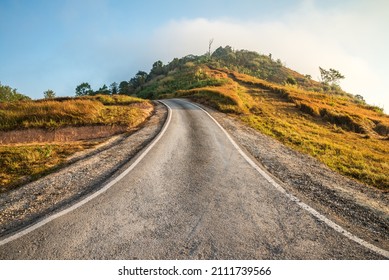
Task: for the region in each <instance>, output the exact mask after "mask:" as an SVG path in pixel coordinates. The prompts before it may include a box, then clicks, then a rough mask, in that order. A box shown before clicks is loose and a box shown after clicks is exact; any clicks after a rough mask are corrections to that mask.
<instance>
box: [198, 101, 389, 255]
mask: <svg viewBox="0 0 389 280" xmlns="http://www.w3.org/2000/svg"><path fill="white" fill-rule="evenodd" d="M200 106H201V105H200ZM201 107H202V108H204V109H205V110H206V111H208V113H210V114H211V115H212V116H213V117H214V118H215V119H216V120H217V121H218V122H219V123H220V124H221V125H222V126H223V127H224V129H226V130H227V131H228V133H229V134H230V135H231V136H232V137H233V138H234V140H235V141H236V142H237V143H238V144H239V145H240V147H241V148H242V149H243V150H244V151H245V152H246V154H247V155H250V156H251V157H252V158H253V159H255V160H256V161H257V163H258V164H259V165H260V166H262V167H263V168H264V169H265V170H266V171H268V173H270V174H271V175H272V176H273V177H274V178H275V179H276V180H277V182H278V183H279V184H280V185H281V186H282V187H283V188H284V189H286V190H287V191H288V192H290V193H292V194H294V195H295V196H297V197H298V198H299V199H300V200H302V201H303V202H305V203H306V204H308V205H310V206H311V207H313V208H314V209H316V210H317V211H319V212H320V213H321V214H324V215H325V216H327V217H328V218H330V219H331V220H332V221H334V222H336V223H337V224H339V225H341V226H342V227H343V228H344V229H346V230H348V231H349V232H351V233H353V234H355V235H356V236H358V237H360V238H362V239H364V240H366V241H368V242H370V243H371V244H374V245H376V246H378V247H380V248H383V249H386V250H388V249H389V193H387V192H382V191H379V190H376V189H374V188H373V187H370V186H367V185H364V184H361V183H359V182H357V181H355V180H351V179H349V178H346V177H344V176H342V175H340V174H338V173H336V172H334V171H332V170H330V169H329V168H328V167H327V166H325V165H324V164H322V163H321V162H319V161H318V160H316V159H315V158H313V157H311V156H308V155H305V154H302V153H300V152H297V151H294V150H292V149H290V148H288V147H286V146H284V145H283V144H281V143H280V142H278V141H277V140H275V139H273V138H271V137H269V136H266V135H264V134H262V133H260V132H258V131H256V130H254V129H252V128H250V127H248V126H247V125H246V124H244V123H242V122H241V121H239V120H237V119H236V118H234V117H232V116H227V115H226V114H224V113H220V112H217V111H215V110H212V109H210V108H207V107H204V106H201Z"/></svg>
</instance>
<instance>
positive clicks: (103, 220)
mask: <svg viewBox="0 0 389 280" xmlns="http://www.w3.org/2000/svg"><path fill="white" fill-rule="evenodd" d="M164 103H165V104H166V105H167V106H168V107H169V108H170V109H169V110H171V113H170V115H169V119H168V123H167V125H166V126H165V127H164V129H163V132H162V133H161V134H160V135H159V138H158V139H157V140H156V141H154V142H153V144H152V146H149V148H147V150H146V152H143V154H142V155H141V156H140V157H138V159H137V160H136V162H135V164H133V165H131V167H130V168H129V169H128V170H127V171H126V172H125V173H123V174H122V175H121V176H120V177H119V178H117V179H116V180H114V181H113V182H112V183H110V184H109V185H108V186H105V187H103V188H102V189H101V191H99V192H97V193H96V194H94V195H92V196H90V197H89V198H88V199H86V200H84V201H82V202H80V203H78V204H76V206H73V207H71V208H69V209H68V210H66V211H65V212H63V213H61V214H60V215H57V216H55V217H52V218H49V219H48V220H46V221H45V222H42V223H41V224H39V225H38V226H34V227H33V228H30V230H27V231H25V232H23V233H22V234H19V235H17V236H15V237H13V238H12V237H11V238H10V239H8V240H6V241H4V240H3V241H1V243H0V244H1V245H0V259H382V258H385V255H383V254H385V252H386V251H383V254H380V251H374V248H373V249H372V248H368V247H367V246H365V245H363V244H362V245H361V244H359V243H358V242H355V240H352V239H350V237H347V236H345V234H343V233H342V232H341V231H342V229H340V230H335V229H334V227H333V226H331V225H328V223H327V222H326V221H325V220H324V221H323V219H321V218H320V216H317V215H315V214H312V212H309V211H307V209H305V208H304V207H305V206H304V205H301V204H300V203H299V201H298V200H296V199H293V197H292V198H291V197H290V196H288V195H287V194H286V193H285V192H283V191H282V190H281V191H280V189H277V188H276V187H275V186H274V184H273V183H272V182H271V178H270V177H269V178H270V179H269V178H265V177H266V175H265V177H264V175H263V174H261V173H260V172H259V171H258V170H257V169H256V168H253V165H252V164H250V162H249V161H248V160H247V158H245V157H244V156H243V155H242V152H241V151H240V150H239V149H237V146H236V144H235V143H234V142H233V141H231V139H229V137H226V135H227V134H226V132H225V131H224V130H223V129H222V128H221V127H220V126H219V125H218V124H217V123H216V121H214V120H213V119H212V118H211V117H210V116H209V115H208V114H207V113H206V112H204V111H203V110H202V109H200V108H199V107H197V106H196V105H194V104H192V103H190V102H187V101H184V100H177V99H173V100H166V101H164ZM267 176H268V175H267ZM319 215H320V214H319ZM324 219H325V218H324ZM381 253H382V252H381ZM386 253H387V252H386Z"/></svg>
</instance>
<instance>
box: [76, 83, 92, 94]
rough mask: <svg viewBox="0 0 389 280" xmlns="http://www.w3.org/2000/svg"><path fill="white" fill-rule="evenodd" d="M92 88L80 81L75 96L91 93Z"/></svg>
mask: <svg viewBox="0 0 389 280" xmlns="http://www.w3.org/2000/svg"><path fill="white" fill-rule="evenodd" d="M92 93H93V90H92V88H91V86H90V84H88V83H81V84H79V85H78V86H77V87H76V96H85V95H91V94H92Z"/></svg>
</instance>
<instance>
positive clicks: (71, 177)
mask: <svg viewBox="0 0 389 280" xmlns="http://www.w3.org/2000/svg"><path fill="white" fill-rule="evenodd" d="M166 116H167V110H166V108H165V106H163V105H161V104H159V103H156V105H155V113H154V114H153V115H152V116H151V117H150V118H149V120H148V121H147V122H146V123H145V124H144V125H142V126H141V127H139V129H138V130H137V131H135V132H132V133H131V134H122V135H119V136H115V137H112V138H110V139H109V140H107V141H106V142H104V143H102V144H100V145H99V146H97V147H95V148H94V149H91V150H87V151H83V152H81V153H77V154H75V155H73V156H72V157H70V158H68V160H67V164H66V167H64V168H61V169H59V170H58V171H56V172H54V173H51V174H49V175H47V176H45V177H43V178H40V179H39V180H37V181H34V182H31V183H29V184H26V185H24V186H22V187H20V188H17V189H15V190H12V191H10V192H6V193H2V194H0V237H2V236H7V235H9V234H12V233H14V232H16V231H18V230H20V229H21V228H23V227H25V226H26V225H28V224H31V223H34V222H36V221H39V220H41V219H43V218H44V217H46V216H47V215H50V214H52V213H53V212H57V211H60V210H61V209H63V208H64V207H68V206H69V205H71V204H72V203H74V202H76V201H77V200H79V199H81V198H82V197H84V196H85V195H87V194H89V193H91V192H93V191H96V190H97V189H99V188H100V187H101V186H102V185H104V183H106V182H108V181H109V180H112V179H114V178H115V177H116V176H117V175H119V174H120V173H121V170H123V169H125V168H126V167H127V166H128V165H129V164H131V159H133V158H134V157H135V156H136V154H137V153H138V152H139V151H140V150H142V149H143V148H144V147H145V146H146V145H147V144H148V143H149V142H150V141H151V140H152V139H153V138H154V137H155V136H156V135H157V134H158V132H159V131H160V129H161V128H162V126H163V124H164V122H165V119H166Z"/></svg>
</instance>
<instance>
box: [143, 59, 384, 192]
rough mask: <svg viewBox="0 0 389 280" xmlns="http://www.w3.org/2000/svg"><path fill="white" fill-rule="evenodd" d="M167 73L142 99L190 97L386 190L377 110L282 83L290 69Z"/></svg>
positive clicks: (194, 62) (200, 67) (311, 85)
mask: <svg viewBox="0 0 389 280" xmlns="http://www.w3.org/2000/svg"><path fill="white" fill-rule="evenodd" d="M184 59H185V58H184ZM280 67H281V66H280ZM166 69H168V70H167V71H165V72H164V73H163V74H161V75H158V76H154V77H152V78H151V79H150V80H149V81H148V82H147V83H145V84H144V85H143V86H142V87H140V88H139V89H138V91H137V95H138V96H139V97H142V98H171V97H187V98H190V99H192V100H195V101H197V102H200V103H202V104H205V105H209V106H211V107H213V108H216V109H217V110H220V111H222V112H225V113H229V114H231V115H232V116H235V117H236V118H238V119H240V120H241V121H243V122H245V123H246V124H247V125H249V126H251V127H253V128H255V129H257V130H259V131H261V132H263V133H265V134H267V135H270V136H272V137H274V138H276V139H278V140H279V141H281V142H282V143H284V144H285V145H288V146H289V147H292V148H294V149H296V150H299V151H301V152H304V153H307V154H309V155H311V156H314V157H316V158H317V159H318V160H320V161H322V162H323V163H325V164H326V165H327V166H329V167H330V168H332V169H333V170H336V171H338V172H340V173H341V174H344V175H346V176H349V177H351V178H354V179H357V180H359V181H361V182H363V183H366V184H369V185H372V186H374V187H376V188H378V189H381V190H385V191H388V190H389V172H388V171H389V166H388V165H389V145H388V143H389V142H388V139H389V138H388V134H389V117H388V116H387V115H385V114H384V113H383V112H382V110H381V109H380V108H377V107H374V106H369V105H367V104H365V103H364V102H361V101H360V100H359V99H358V98H356V97H354V96H353V95H351V94H347V93H345V92H343V91H342V90H341V89H340V88H338V87H334V88H333V90H335V91H332V89H326V88H325V87H328V85H323V84H321V83H318V82H314V81H311V82H308V83H305V84H299V83H295V84H288V83H285V82H281V78H280V79H279V80H277V77H281V76H283V75H288V73H289V75H290V74H291V71H292V70H288V69H284V68H282V67H281V68H280V69H281V70H282V71H281V70H280V71H279V72H277V71H274V72H273V74H272V75H273V78H271V79H268V80H263V79H260V78H258V77H254V76H252V75H248V74H244V73H241V72H238V71H236V70H237V69H238V70H239V69H242V67H240V66H235V67H228V66H227V65H226V64H225V63H221V62H220V60H217V61H215V60H209V59H208V60H206V59H204V58H201V57H200V58H199V57H197V58H194V59H191V60H183V61H182V63H180V64H178V65H177V66H176V67H172V65H167V66H166ZM246 72H248V71H246ZM285 73H286V74H285ZM285 77H286V76H285ZM299 77H304V76H303V75H301V74H298V73H297V72H295V74H294V78H295V79H297V80H298V79H299ZM282 79H283V78H282ZM277 81H278V82H277ZM320 88H321V89H320Z"/></svg>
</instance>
